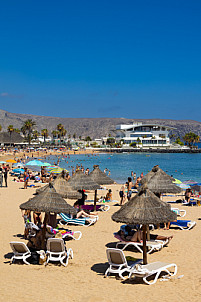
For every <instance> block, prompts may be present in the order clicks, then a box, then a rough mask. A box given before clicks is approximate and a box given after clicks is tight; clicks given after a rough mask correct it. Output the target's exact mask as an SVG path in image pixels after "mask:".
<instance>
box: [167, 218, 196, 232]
mask: <svg viewBox="0 0 201 302" xmlns="http://www.w3.org/2000/svg"><path fill="white" fill-rule="evenodd" d="M171 225H172V226H173V227H178V228H180V229H181V230H191V229H192V228H193V227H194V226H195V225H196V222H195V221H191V220H177V221H172V222H171V223H170V226H171Z"/></svg>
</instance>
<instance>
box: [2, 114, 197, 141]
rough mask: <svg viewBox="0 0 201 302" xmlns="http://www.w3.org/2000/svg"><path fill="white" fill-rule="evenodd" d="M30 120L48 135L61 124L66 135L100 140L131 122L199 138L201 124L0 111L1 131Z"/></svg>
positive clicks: (180, 121) (182, 121)
mask: <svg viewBox="0 0 201 302" xmlns="http://www.w3.org/2000/svg"><path fill="white" fill-rule="evenodd" d="M27 119H32V120H34V121H35V122H36V130H38V131H40V130H41V129H44V128H47V129H48V131H49V133H51V132H52V130H55V128H56V126H57V125H58V124H60V123H61V124H63V125H64V127H65V129H66V130H67V134H71V135H73V134H74V133H75V134H76V136H77V137H78V136H80V135H81V136H83V137H86V136H90V137H91V138H101V137H103V136H107V135H108V134H109V133H111V134H112V130H113V129H115V126H116V125H118V124H127V123H132V122H143V123H154V124H160V125H166V126H171V127H174V128H176V129H175V130H173V131H172V132H173V133H174V134H175V135H176V136H180V137H182V136H184V135H185V133H187V132H190V131H191V132H194V133H196V134H197V135H199V136H200V137H201V122H197V121H193V120H168V119H126V118H60V117H49V116H39V115H31V114H18V113H10V112H7V111H5V110H0V124H1V126H2V130H3V131H7V127H8V125H13V126H14V128H19V129H20V128H21V127H22V125H23V122H24V121H25V120H27Z"/></svg>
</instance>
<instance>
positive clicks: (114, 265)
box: [105, 248, 142, 279]
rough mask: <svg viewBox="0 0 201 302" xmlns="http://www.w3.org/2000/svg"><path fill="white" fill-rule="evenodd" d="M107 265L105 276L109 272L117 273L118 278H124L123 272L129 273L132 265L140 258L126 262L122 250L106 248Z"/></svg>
mask: <svg viewBox="0 0 201 302" xmlns="http://www.w3.org/2000/svg"><path fill="white" fill-rule="evenodd" d="M106 253H107V258H108V262H109V267H108V269H107V270H106V272H105V277H107V276H108V275H109V274H118V275H119V277H120V278H122V279H125V277H124V276H123V273H130V271H131V269H132V268H133V266H134V265H136V264H137V263H139V262H141V261H142V260H141V259H139V260H136V261H135V262H132V263H128V262H127V261H126V258H125V255H124V253H123V251H122V250H119V249H112V248H108V249H107V250H106Z"/></svg>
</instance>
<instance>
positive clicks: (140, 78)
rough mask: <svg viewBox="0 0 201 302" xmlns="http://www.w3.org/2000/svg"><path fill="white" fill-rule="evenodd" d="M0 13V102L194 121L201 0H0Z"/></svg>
mask: <svg viewBox="0 0 201 302" xmlns="http://www.w3.org/2000/svg"><path fill="white" fill-rule="evenodd" d="M0 14H1V17H0V39H1V43H0V45H1V46H0V109H3V110H7V111H9V112H14V113H26V114H27V113H28V114H37V115H45V116H57V117H73V118H80V117H87V118H96V117H111V118H112V117H124V118H131V119H132V118H133V119H136V118H139V119H141V118H144V119H146V118H161V119H177V120H179V119H182V120H183V119H192V120H197V121H200V122H201V114H200V112H201V1H200V0H189V1H187V0H164V1H161V0H150V1H148V0H141V1H139V0H121V1H120V0H109V1H108V0H96V1H94V0H84V1H83V0H74V1H72V0H60V1H55V0H54V1H53V0H48V1H47V0H43V1H37V0H34V1H32V0H29V1H27V0H20V1H16V0H12V1H11V0H7V1H0Z"/></svg>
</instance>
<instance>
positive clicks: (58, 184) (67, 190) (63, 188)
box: [36, 174, 82, 199]
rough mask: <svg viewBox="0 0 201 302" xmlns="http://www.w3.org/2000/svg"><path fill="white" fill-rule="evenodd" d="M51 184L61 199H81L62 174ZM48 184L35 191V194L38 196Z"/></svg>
mask: <svg viewBox="0 0 201 302" xmlns="http://www.w3.org/2000/svg"><path fill="white" fill-rule="evenodd" d="M52 184H53V186H54V188H55V190H56V192H57V193H58V194H60V195H61V196H62V197H63V198H67V199H79V198H81V197H82V194H81V193H79V192H77V191H76V190H74V189H73V188H72V187H71V186H70V185H69V182H68V181H67V180H65V179H64V178H63V175H62V174H59V175H58V176H57V178H56V179H54V180H53V181H52ZM48 186H49V184H47V185H45V186H44V187H42V188H40V189H37V190H36V193H38V194H40V193H41V192H43V191H44V190H46V188H47V187H48Z"/></svg>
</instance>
